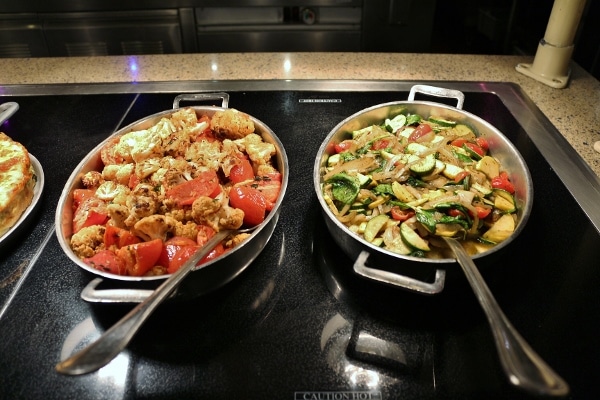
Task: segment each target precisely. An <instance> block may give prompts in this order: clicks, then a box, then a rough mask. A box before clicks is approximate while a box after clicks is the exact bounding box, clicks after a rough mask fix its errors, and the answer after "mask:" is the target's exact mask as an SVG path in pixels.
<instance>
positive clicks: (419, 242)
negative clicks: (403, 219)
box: [400, 223, 431, 251]
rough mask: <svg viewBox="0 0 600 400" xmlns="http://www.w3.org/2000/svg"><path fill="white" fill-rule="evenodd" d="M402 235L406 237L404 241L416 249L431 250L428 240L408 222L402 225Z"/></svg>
mask: <svg viewBox="0 0 600 400" xmlns="http://www.w3.org/2000/svg"><path fill="white" fill-rule="evenodd" d="M400 235H402V239H404V242H405V243H406V244H408V245H409V246H410V247H412V248H414V249H417V250H421V251H430V250H431V249H430V248H429V243H428V242H427V240H425V239H423V238H422V237H421V236H419V234H418V233H417V232H416V231H415V230H413V229H412V228H411V227H410V226H408V225H407V224H406V223H402V224H401V225H400Z"/></svg>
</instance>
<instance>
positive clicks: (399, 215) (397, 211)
mask: <svg viewBox="0 0 600 400" xmlns="http://www.w3.org/2000/svg"><path fill="white" fill-rule="evenodd" d="M390 213H391V215H392V218H393V219H394V220H395V221H406V220H407V219H409V218H411V217H412V216H413V215H415V212H414V211H413V210H403V209H401V208H400V207H398V206H394V207H392V209H391V210H390Z"/></svg>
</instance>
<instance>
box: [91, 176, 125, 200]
mask: <svg viewBox="0 0 600 400" xmlns="http://www.w3.org/2000/svg"><path fill="white" fill-rule="evenodd" d="M129 192H130V190H129V188H128V187H127V186H125V185H122V184H120V183H116V182H113V181H106V182H104V183H102V184H101V185H100V186H98V189H96V197H98V198H99V199H100V200H104V201H112V202H114V203H117V204H124V203H125V200H126V197H127V195H128V194H129Z"/></svg>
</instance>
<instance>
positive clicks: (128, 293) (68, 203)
mask: <svg viewBox="0 0 600 400" xmlns="http://www.w3.org/2000/svg"><path fill="white" fill-rule="evenodd" d="M214 100H220V101H221V103H222V104H221V107H216V106H191V108H193V109H194V110H195V111H196V113H197V114H198V115H201V114H203V115H208V116H212V115H213V114H214V113H215V112H217V111H220V110H225V109H226V108H227V107H228V103H229V95H228V94H227V93H206V94H204V93H203V94H184V95H180V96H177V97H176V98H175V100H174V102H173V110H165V111H162V112H159V113H156V114H153V115H150V116H148V117H146V118H143V119H141V120H139V121H136V122H134V123H132V124H130V125H128V126H126V127H124V128H122V129H120V130H118V131H116V132H115V133H113V134H112V135H110V136H109V137H107V138H106V139H105V140H104V141H103V142H101V143H100V144H98V145H97V146H96V147H95V148H94V149H93V150H92V151H90V152H89V153H88V155H87V156H86V157H85V158H84V159H83V160H81V162H80V163H79V164H78V165H77V167H76V168H75V170H74V171H73V172H72V173H71V175H70V177H69V179H68V181H67V182H66V184H65V186H64V188H63V190H62V194H61V196H60V199H59V202H58V206H57V209H56V215H55V223H56V235H57V237H58V241H59V243H60V246H61V248H62V249H63V251H64V252H65V254H66V255H67V256H68V257H69V259H70V260H71V261H73V263H75V264H76V265H77V266H79V267H80V268H81V269H83V270H85V271H87V272H89V273H91V274H93V275H95V276H97V277H99V278H100V279H102V280H106V281H107V282H108V281H113V282H126V284H125V286H126V287H127V288H126V289H111V290H105V291H104V292H106V294H107V295H106V296H103V291H96V292H95V293H96V294H94V295H90V293H91V292H94V291H93V289H94V288H95V287H96V286H98V284H99V280H98V279H96V280H93V281H92V282H91V283H90V285H91V286H90V288H91V290H90V288H86V289H84V293H87V295H86V296H82V297H84V298H85V299H86V300H88V301H92V302H131V301H133V302H139V301H142V300H143V298H144V297H146V296H147V294H148V293H147V292H148V289H147V288H148V287H150V288H153V287H156V286H158V285H159V284H160V283H161V282H162V281H163V280H164V279H165V278H166V276H167V275H162V276H141V277H137V276H120V275H115V274H110V273H106V272H104V271H99V270H97V269H94V268H92V267H91V266H89V265H87V264H86V263H84V262H83V261H82V260H81V259H79V257H77V256H76V255H75V253H74V252H73V251H72V250H71V247H70V238H71V235H72V220H73V209H72V203H73V190H74V189H76V188H78V187H82V185H81V179H80V178H81V176H82V175H83V174H85V173H86V172H88V171H92V170H96V171H98V170H101V167H102V161H101V159H100V150H101V149H102V148H103V147H104V145H105V144H106V143H108V142H109V141H110V140H112V139H113V138H114V137H116V136H120V135H123V134H125V133H128V132H131V131H136V130H142V129H147V128H149V127H151V126H153V125H155V124H156V123H157V122H158V121H159V120H160V119H161V118H163V117H166V116H169V115H171V114H172V113H173V112H174V110H176V109H177V108H179V103H180V102H182V101H195V102H200V101H205V102H206V101H214ZM250 118H251V119H252V121H253V122H254V126H255V133H256V134H258V135H260V136H262V138H263V140H264V141H266V142H269V143H271V144H273V145H274V146H275V148H276V151H277V154H276V156H275V158H276V160H275V161H276V167H277V169H278V170H279V172H280V173H281V177H282V181H281V192H280V194H279V198H278V199H277V202H276V203H275V206H274V207H273V209H272V211H270V212H269V214H268V215H267V216H266V218H265V220H264V221H263V222H262V223H261V224H260V225H259V226H258V227H257V228H256V229H255V230H254V231H253V232H252V234H251V236H250V237H249V238H248V239H246V240H245V241H244V242H242V243H241V244H239V245H238V246H236V247H235V248H233V249H232V250H230V251H227V252H226V253H224V254H223V255H221V256H219V257H217V258H215V259H214V260H211V261H210V262H207V263H206V264H204V266H203V268H202V269H198V270H195V271H192V273H191V274H190V275H189V276H188V277H187V278H186V280H185V281H184V282H183V283H182V284H181V285H180V287H179V289H178V290H177V291H176V292H175V294H174V295H173V296H172V297H180V298H190V297H195V296H199V295H202V294H205V293H208V292H211V291H213V290H215V289H217V288H219V287H221V286H223V285H225V284H226V283H228V282H230V281H231V280H232V279H234V278H235V277H236V276H238V275H239V274H240V273H241V272H242V271H243V270H244V269H245V268H246V267H248V265H250V263H252V261H253V260H254V259H255V258H256V257H257V256H258V255H259V254H260V252H261V251H262V250H263V248H264V247H265V245H266V244H267V242H268V241H269V239H270V237H271V235H272V233H273V231H274V229H275V226H276V224H277V220H278V218H279V213H280V209H281V203H282V201H283V197H284V194H285V191H286V188H287V182H288V176H289V167H288V159H287V155H286V152H285V149H284V148H283V145H282V143H281V141H280V140H279V138H278V137H277V136H276V135H275V133H274V132H273V131H272V130H271V129H270V128H269V127H268V126H267V125H265V124H264V123H263V122H261V121H260V120H258V119H256V118H254V117H253V116H250ZM118 286H119V287H122V286H124V285H123V284H119V285H118ZM132 299H133V300H132Z"/></svg>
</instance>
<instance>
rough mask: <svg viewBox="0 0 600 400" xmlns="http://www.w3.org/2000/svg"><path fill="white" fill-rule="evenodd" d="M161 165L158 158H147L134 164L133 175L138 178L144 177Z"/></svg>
mask: <svg viewBox="0 0 600 400" xmlns="http://www.w3.org/2000/svg"><path fill="white" fill-rule="evenodd" d="M160 166H161V159H160V158H156V157H154V158H147V159H145V160H143V161H141V162H139V163H136V164H135V175H136V176H137V177H138V178H139V179H145V178H147V177H148V176H150V175H152V174H153V173H155V172H156V171H158V170H159V168H160Z"/></svg>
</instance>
